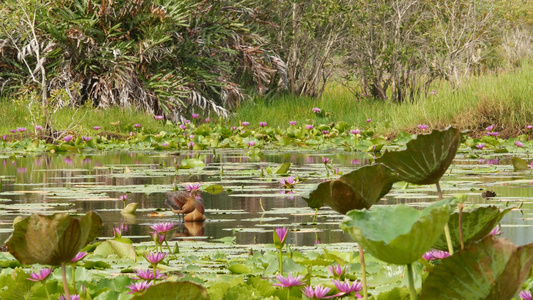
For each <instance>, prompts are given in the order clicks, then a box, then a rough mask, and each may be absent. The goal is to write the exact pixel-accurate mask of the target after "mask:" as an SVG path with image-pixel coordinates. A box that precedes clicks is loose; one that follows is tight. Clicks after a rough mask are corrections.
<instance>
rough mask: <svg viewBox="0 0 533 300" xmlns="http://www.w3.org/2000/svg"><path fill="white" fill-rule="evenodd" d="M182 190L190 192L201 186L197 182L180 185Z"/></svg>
mask: <svg viewBox="0 0 533 300" xmlns="http://www.w3.org/2000/svg"><path fill="white" fill-rule="evenodd" d="M182 186H183V188H184V189H186V190H187V192H189V193H190V192H192V191H194V190H199V189H200V187H201V186H202V185H201V184H200V183H198V182H195V183H185V184H183V185H182Z"/></svg>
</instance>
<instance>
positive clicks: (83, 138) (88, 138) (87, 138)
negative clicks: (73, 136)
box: [82, 136, 93, 142]
mask: <svg viewBox="0 0 533 300" xmlns="http://www.w3.org/2000/svg"><path fill="white" fill-rule="evenodd" d="M92 139H93V138H92V137H90V136H84V137H82V140H84V141H86V142H88V141H90V140H92Z"/></svg>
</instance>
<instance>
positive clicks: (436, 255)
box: [431, 250, 450, 259]
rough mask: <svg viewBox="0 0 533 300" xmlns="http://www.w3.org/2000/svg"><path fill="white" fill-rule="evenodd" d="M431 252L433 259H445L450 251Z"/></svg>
mask: <svg viewBox="0 0 533 300" xmlns="http://www.w3.org/2000/svg"><path fill="white" fill-rule="evenodd" d="M431 254H433V258H434V259H445V258H446V257H449V256H450V253H448V252H447V251H442V250H432V251H431Z"/></svg>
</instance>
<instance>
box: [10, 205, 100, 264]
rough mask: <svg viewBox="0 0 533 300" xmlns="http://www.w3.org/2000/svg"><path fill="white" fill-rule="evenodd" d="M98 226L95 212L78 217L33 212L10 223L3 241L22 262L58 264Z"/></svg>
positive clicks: (97, 231) (95, 233)
mask: <svg viewBox="0 0 533 300" xmlns="http://www.w3.org/2000/svg"><path fill="white" fill-rule="evenodd" d="M101 230H102V218H100V216H99V215H97V214H96V213H95V212H89V213H88V214H86V215H85V216H83V217H80V218H73V217H71V216H69V215H68V214H64V213H57V214H53V215H51V216H45V215H36V214H34V215H31V216H29V217H27V218H25V219H23V220H22V221H20V222H18V223H16V224H15V225H14V231H13V234H12V235H11V237H10V238H9V240H8V241H7V242H6V245H7V247H8V249H9V252H10V253H11V254H13V256H15V257H16V258H17V259H18V260H19V261H20V262H22V263H23V264H26V265H31V264H35V263H39V264H42V265H50V266H59V265H61V263H68V262H70V261H71V260H72V258H74V256H76V254H78V252H79V251H80V250H81V248H83V247H85V246H86V245H87V244H88V243H90V242H91V241H92V240H94V239H95V238H96V237H97V236H98V235H99V234H100V231H101Z"/></svg>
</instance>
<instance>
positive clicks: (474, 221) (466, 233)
mask: <svg viewBox="0 0 533 300" xmlns="http://www.w3.org/2000/svg"><path fill="white" fill-rule="evenodd" d="M511 209H512V208H506V209H503V210H500V208H499V207H497V206H494V205H492V206H483V207H476V208H473V209H469V210H465V211H463V213H462V217H461V219H462V221H461V223H462V230H463V243H464V244H465V246H468V245H469V244H471V243H473V242H476V241H479V240H481V239H483V238H484V237H486V236H487V235H488V234H489V233H490V231H491V230H492V229H494V227H496V225H498V223H499V222H500V220H501V219H502V218H503V216H504V215H505V214H507V213H508V212H509V211H511ZM448 226H449V228H450V235H451V238H452V245H453V248H454V249H456V250H458V249H460V248H461V243H460V240H459V212H454V213H453V214H452V215H451V216H450V219H449V220H448ZM433 248H435V249H439V250H445V251H447V250H448V246H447V244H446V237H445V236H444V234H441V235H440V237H439V239H438V240H437V242H436V243H435V244H434V245H433Z"/></svg>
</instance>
